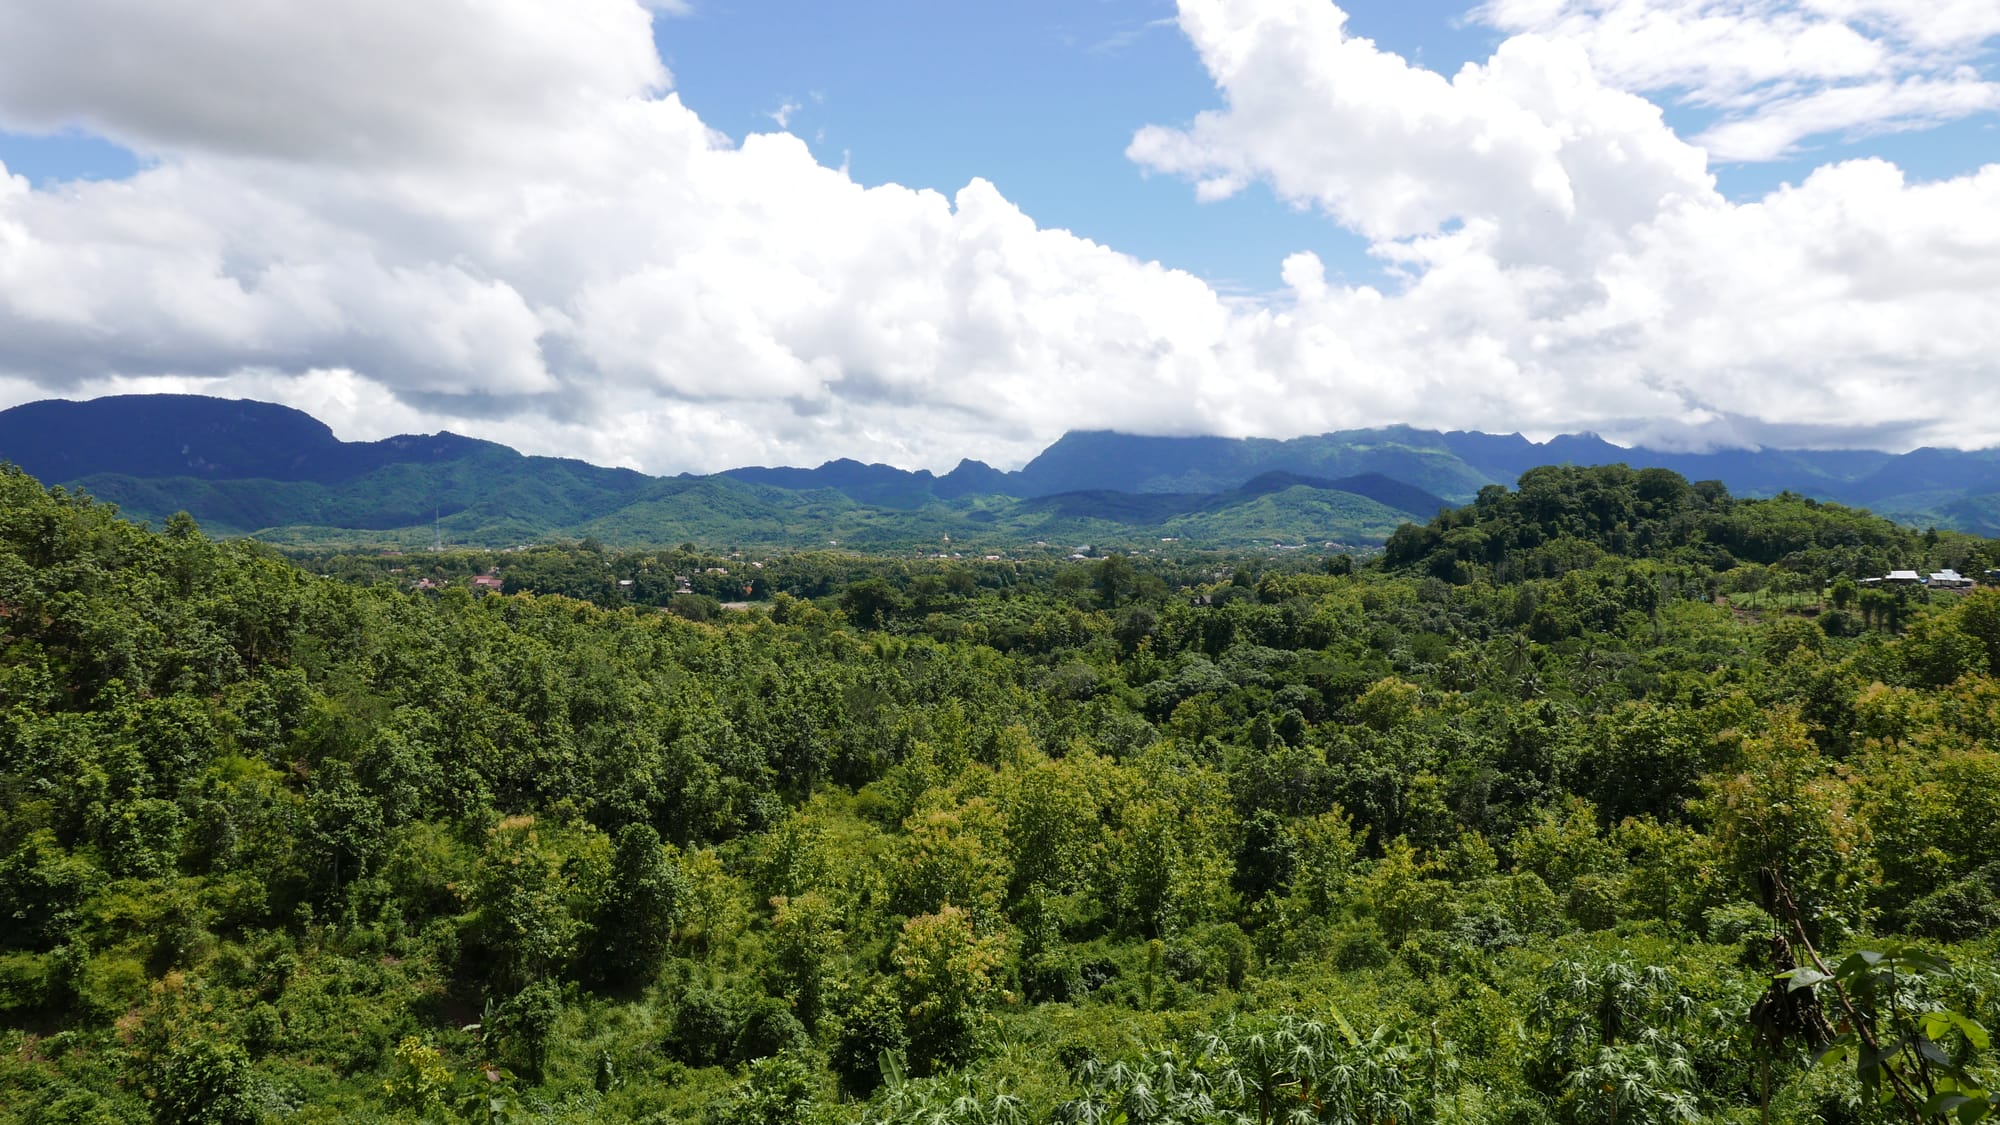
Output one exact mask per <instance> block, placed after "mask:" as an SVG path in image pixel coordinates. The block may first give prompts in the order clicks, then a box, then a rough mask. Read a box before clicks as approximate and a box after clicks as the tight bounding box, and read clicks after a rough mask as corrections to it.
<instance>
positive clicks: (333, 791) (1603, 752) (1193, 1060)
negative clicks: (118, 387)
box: [0, 471, 2000, 1125]
mask: <svg viewBox="0 0 2000 1125" xmlns="http://www.w3.org/2000/svg"><path fill="white" fill-rule="evenodd" d="M1531 475H1532V476H1533V479H1532V480H1524V482H1523V487H1522V489H1521V491H1519V492H1505V491H1490V492H1488V493H1484V494H1482V495H1481V497H1480V501H1479V503H1478V504H1477V505H1475V506H1474V507H1472V508H1470V509H1464V510H1460V511H1457V512H1453V513H1450V514H1448V515H1446V516H1444V517H1441V518H1440V519H1439V520H1438V521H1437V522H1436V523H1433V524H1432V525H1430V526H1429V527H1426V528H1415V527H1412V528H1409V529H1406V530H1404V531H1402V532H1399V533H1398V535H1397V536H1396V539H1395V541H1394V542H1393V543H1392V547H1391V552H1390V555H1389V557H1388V558H1386V559H1384V560H1382V562H1381V563H1379V564H1368V565H1360V566H1357V565H1355V564H1354V563H1353V562H1352V560H1349V559H1347V558H1344V557H1336V558H1333V559H1329V560H1325V561H1324V562H1322V560H1317V559H1313V560H1307V559H1303V558H1297V559H1296V560H1295V564H1294V565H1290V566H1283V567H1272V566H1267V565H1264V564H1262V563H1259V562H1257V561H1256V560H1251V559H1236V560H1229V559H1226V558H1218V557H1216V556H1191V557H1188V558H1183V559H1179V560H1162V561H1155V560H1140V559H1128V558H1126V557H1124V556H1118V555H1113V556H1111V557H1108V558H1104V559H1100V560H1091V561H1087V562H1078V563H1073V564H1071V563H1055V562H1049V563H1038V564H1015V563H1010V562H997V563H987V562H984V561H981V562H979V563H960V562H953V561H950V560H943V561H939V560H928V561H913V560H908V559H897V560H889V559H870V558H866V557H861V556H852V555H846V556H833V555H814V556H798V557H792V556H774V557H772V558H770V559H769V560H765V561H766V566H765V567H764V568H762V569H763V571H764V572H765V573H764V578H765V588H764V589H763V590H761V591H759V592H758V594H759V596H758V597H757V598H755V599H754V600H753V608H751V609H750V610H748V611H745V612H737V613H725V614H720V615H715V616H714V617H713V620H711V621H708V622H700V621H693V620H689V619H688V617H689V616H708V614H707V613H694V614H689V613H677V612H663V611H661V610H660V609H658V608H655V607H653V606H650V605H644V604H640V600H639V599H636V598H635V597H634V596H633V595H632V594H631V593H629V592H628V591H627V588H624V587H620V586H618V585H617V584H616V581H615V579H614V580H613V581H612V582H611V583H610V584H609V585H607V584H605V583H604V582H603V581H602V579H601V575H602V574H603V573H604V572H605V570H606V568H607V566H608V564H607V562H606V560H607V558H612V557H615V556H610V555H607V554H606V553H604V552H602V551H597V550H594V549H590V548H579V549H577V550H576V551H574V552H569V553H567V554H566V553H565V552H560V551H553V550H551V551H546V552H542V553H539V554H536V555H534V556H533V557H532V560H531V564H527V565H522V566H521V567H520V568H519V569H518V570H517V571H514V572H510V573H508V574H507V575H506V577H505V579H504V580H503V585H504V586H505V587H506V588H507V589H508V590H509V591H510V592H506V593H495V594H487V595H484V596H475V595H474V593H473V592H472V591H470V590H468V589H467V588H466V587H465V585H464V583H463V581H462V580H459V581H452V582H447V583H444V584H443V586H444V588H442V589H435V590H421V591H417V590H411V589H409V588H408V587H409V586H410V585H411V582H410V579H412V578H414V577H415V576H414V575H412V574H411V573H410V572H409V569H410V568H411V567H412V566H416V565H419V564H418V562H417V560H416V559H415V558H414V557H404V558H402V559H398V560H380V561H376V562H371V561H370V560H367V559H363V558H358V557H349V558H328V559H320V560H315V561H314V567H313V569H312V570H306V569H301V568H298V567H295V566H294V565H292V564H291V563H289V562H286V561H284V560H282V559H279V558H277V557H274V556H272V555H271V554H270V553H268V549H266V548H263V547H259V546H256V545H253V544H248V543H244V542H239V541H218V540H215V539H211V538H209V537H207V536H206V535H204V534H203V533H202V532H201V531H200V530H199V529H197V528H196V527H195V526H194V524H193V523H192V522H191V521H188V520H184V519H175V520H172V521H170V522H168V523H167V525H166V526H165V528H164V529H163V530H162V531H161V532H158V533H155V532H151V531H147V530H143V529H140V528H138V527H135V526H133V525H131V524H128V523H124V522H121V521H120V520H118V519H117V518H116V517H115V515H114V513H113V512H112V511H111V510H110V509H109V508H108V507H107V506H105V505H102V504H98V503H95V502H92V501H90V500H88V499H86V498H83V497H80V496H77V495H75V494H71V493H66V492H62V491H55V492H50V491H47V490H44V489H43V488H42V487H40V486H39V485H38V484H36V483H35V482H34V481H33V480H31V479H30V478H27V477H25V476H23V475H21V474H20V473H18V472H14V471H4V472H0V1029H4V1030H0V1039H4V1051H0V1118H5V1119H9V1120H19V1121H24V1122H50V1123H53V1122H124V1121H133V1122H144V1121H155V1122H170V1123H179V1122H204V1123H207V1122H220V1123H237V1122H253V1121H279V1120H299V1121H399V1122H400V1121H501V1120H510V1121H551V1122H586V1121H590V1122H594V1121H653V1122H713V1123H716V1125H734V1123H738V1122H743V1123H753V1122H754V1123H760V1125H762V1123H771V1125H778V1123H791V1122H815V1123H818V1122H825V1123H834V1122H863V1121H866V1122H883V1123H888V1122H897V1123H901V1122H911V1123H915V1122H959V1121H965V1122H984V1121H992V1122H996V1123H997V1122H1045V1121H1046V1122H1114V1121H1124V1122H1127V1123H1131V1125H1137V1123H1139V1122H1158V1123H1173V1122H1188V1123H1197V1122H1198V1123H1215V1122H1231V1123H1239V1122H1241V1123H1247V1122H1256V1123H1257V1125H1272V1123H1274V1122H1276V1121H1279V1120H1283V1121H1285V1122H1301V1123H1302V1122H1307V1121H1312V1122H1345V1123H1360V1122H1368V1123H1375V1125H1382V1123H1388V1122H1398V1123H1403V1122H1429V1121H1438V1122H1481V1123H1494V1125H1502V1123H1505V1125H1529V1123H1543V1122H1546V1123H1550V1125H1556V1123H1561V1125H1584V1123H1605V1125H1610V1123H1624V1125H1637V1123H1645V1122H1743V1123H1749V1122H1758V1121H1763V1120H1768V1121H1773V1122H1781V1123H1788V1125H1792V1123H1799V1125H1802V1123H1806V1122H1857V1123H1860V1122H1878V1121H1879V1122H1892V1121H1916V1120H1922V1121H1944V1120H1946V1119H1947V1115H1950V1117H1949V1119H1951V1120H1965V1121H1970V1120H1974V1119H1976V1114H1977V1113H1978V1112H1983V1107H1985V1106H1986V1105H1988V1104H1989V1103H1988V1101H1987V1095H1986V1093H1985V1088H1984V1086H1983V1083H1984V1082H1985V1081H1987V1080H1989V1079H1991V1078H1992V1077H1993V1076H1994V1071H1993V1065H1992V1054H1991V1050H1990V1048H1989V1047H1988V1045H1987V1042H1986V1038H1985V1032H1984V1030H1983V1027H1982V1025H1984V1026H1992V1025H1993V1024H1994V1023H1995V1021H1996V1019H2000V999H1996V998H2000V973H1996V965H1995V962H1994V952H1995V948H1994V943H1995V941H1996V939H1995V937H1994V936H1993V930H1994V926H1995V923H1996V922H2000V836H1996V835H1995V833H1994V832H1993V830H1992V825H1993V824H1994V823H1995V821H1996V819H2000V807H1996V800H2000V798H1996V796H1995V795H1996V794H2000V749H1996V747H2000V592H1995V591H1986V590H1981V591H1974V592H1970V593H1966V594H1963V595H1961V594H1958V593H1956V592H1947V591H1938V592H1929V593H1926V592H1923V591H1918V592H1915V593H1906V594H1903V595H1901V596H1900V600H1899V601H1898V603H1897V606H1896V611H1895V612H1894V613H1889V612H1887V611H1886V610H1884V611H1883V612H1871V613H1867V614H1863V613H1862V612H1861V598H1862V597H1863V594H1862V593H1859V592H1856V591H1855V590H1853V589H1852V588H1851V583H1852V581H1853V580H1854V579H1856V578H1859V577H1863V576H1865V575H1866V574H1868V573H1870V572H1871V571H1872V570H1873V569H1875V568H1876V567H1877V566H1878V565H1879V563H1880V562H1881V561H1882V560H1883V559H1889V560H1891V561H1895V562H1897V563H1900V564H1902V565H1909V566H1920V565H1942V564H1943V563H1945V562H1946V561H1951V560H1954V559H1955V560H1956V561H1959V562H1961V563H1963V564H1965V565H1966V566H1971V565H1973V564H1974V563H1975V562H1977V561H1980V560H1990V559H1991V557H1992V555H1991V551H1992V544H1990V543H1986V542H1984V541H1975V540H1970V539H1965V538H1957V537H1950V536H1946V537H1936V536H1932V537H1926V536H1923V535H1920V534H1917V533H1914V532H1909V531H1907V530H1902V529H1897V528H1894V527H1893V526H1890V525H1886V524H1884V523H1882V522H1881V521H1876V520H1873V519H1872V518H1870V517H1866V516H1863V515H1858V514H1855V513H1851V512H1846V511H1843V510H1840V509H1836V508H1830V507H1828V506H1824V505H1821V506H1813V505H1810V504H1807V503H1805V502H1803V501H1797V500H1792V499H1781V500H1776V501H1767V502H1754V503H1753V502H1735V501H1731V500H1729V499H1727V497H1726V496H1725V495H1723V494H1722V493H1721V492H1719V491H1718V490H1716V489H1713V488H1707V487H1704V486H1699V485H1689V484H1688V483H1687V482H1686V481H1684V480H1680V479H1679V478H1676V477H1672V476H1671V474H1666V475H1660V474H1650V473H1637V474H1631V473H1626V474H1619V473H1615V472H1611V471H1604V472H1597V473H1577V472H1557V473H1549V474H1531ZM745 487H748V486H745ZM512 558H525V556H487V557H483V558H477V559H475V558H474V557H471V556H467V557H463V558H462V559H461V560H460V562H461V563H462V564H463V565H464V566H466V567H467V568H468V569H469V568H471V567H473V566H475V565H478V566H480V567H482V568H483V567H484V566H485V565H487V563H488V559H492V560H496V561H495V562H494V563H493V565H501V566H503V567H504V566H506V565H510V564H508V563H506V562H505V561H504V560H506V559H512ZM634 561H635V562H636V559H635V560H634ZM651 561H652V562H653V563H654V564H655V565H657V566H660V567H662V568H663V569H664V570H666V572H667V573H668V574H669V576H670V577H671V576H672V574H673V572H675V571H678V570H692V569H695V568H694V564H696V563H701V564H703V565H701V567H700V572H701V573H702V574H703V575H706V574H707V572H708V570H709V569H710V566H711V565H713V567H714V569H717V570H723V569H730V568H732V567H735V566H738V565H740V564H738V563H736V562H735V561H734V560H723V559H720V558H707V557H703V556H702V555H701V554H700V553H699V552H661V553H655V554H654V555H653V556H652V557H651ZM621 565H622V564H621ZM396 571H400V572H401V573H392V572H396ZM322 574H325V575H332V576H333V577H322V576H321V575H322ZM459 577H460V579H462V578H463V577H464V576H463V575H462V574H461V575H460V576H459ZM688 577H689V578H690V579H692V578H693V577H694V576H693V575H692V574H690V575H688ZM717 577H718V579H720V578H721V577H724V576H717ZM726 577H730V578H734V577H736V575H734V574H731V575H728V576H726ZM570 582H574V583H576V584H577V585H576V586H575V587H574V588H573V589H571V590H570V592H571V593H575V594H579V595H582V596H584V597H589V598H593V599H595V600H596V602H597V603H599V604H593V602H592V601H586V600H580V599H579V598H576V597H570V596H564V595H563V594H560V593H554V592H547V591H550V590H553V589H557V588H569V587H566V586H564V584H565V583H570ZM676 585H677V584H676ZM537 589H541V590H542V591H544V592H539V593H537V592H534V591H535V590H537ZM512 591H518V592H512ZM1865 593H1871V594H1872V593H1879V591H1874V590H1868V591H1866V592H1865ZM673 597H674V595H671V594H670V595H668V596H667V597H666V599H665V600H666V601H667V602H668V604H669V605H670V606H671V605H672V603H673ZM1843 605H1846V606H1848V607H1850V608H1842V606H1843ZM680 608H682V609H684V610H685V609H687V608H688V607H686V606H685V605H683V606H682V607H680ZM1850 955H1851V956H1850ZM1790 970H1800V971H1801V972H1800V973H1799V974H1798V975H1794V976H1789V977H1783V978H1777V979H1775V980H1774V976H1773V974H1776V973H1783V972H1787V971H1790ZM1842 1044H1845V1045H1846V1046H1845V1047H1844V1048H1843V1047H1842ZM1828 1047H1832V1048H1834V1049H1835V1053H1834V1055H1832V1056H1831V1057H1830V1058H1828V1059H1827V1060H1826V1061H1824V1062H1821V1063H1818V1064H1815V1063H1814V1061H1813V1060H1814V1057H1815V1055H1816V1054H1817V1053H1819V1052H1820V1051H1821V1049H1823V1048H1828ZM1968 1107H1969V1108H1968Z"/></svg>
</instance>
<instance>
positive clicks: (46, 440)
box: [0, 395, 2000, 549]
mask: <svg viewBox="0 0 2000 1125" xmlns="http://www.w3.org/2000/svg"><path fill="white" fill-rule="evenodd" d="M0 459H5V460H8V461H11V462H13V463H14V464H16V465H18V466H20V467H21V468H22V469H23V470H25V471H27V472H28V473H30V474H32V475H34V476H36V477H37V478H39V479H41V480H43V481H44V482H47V483H51V484H57V483H60V484H63V485H66V486H69V487H74V488H80V489H83V490H85V491H88V492H89V493H90V494H92V495H93V496H96V497H97V498H99V499H101V500H106V501H110V502H112V503H116V504H117V505H119V507H120V508H121V510H122V511H123V512H124V513H125V514H127V515H129V516H131V517H133V518H136V519H142V520H152V521H159V520H163V519H164V518H165V517H166V516H167V515H170V514H171V513H173V512H176V511H183V510H184V511H187V512H189V513H190V514H192V515H193V516H194V517H195V518H196V519H197V520H199V521H200V522H201V523H202V524H203V525H204V526H205V527H206V528H208V530H210V531H211V532H212V533H216V534H230V535H256V536H257V537H258V538H260V539H265V540H267V541H271V542H275V543H279V544H288V545H295V546H333V545H357V546H358V545H380V546H404V547H408V546H418V545H424V544H429V543H431V542H434V541H436V540H439V539H446V540H449V541H450V542H453V543H457V544H465V545H479V546H504V545H511V544H517V543H525V542H532V541H536V540H546V539H549V538H556V537H569V538H578V537H585V536H596V537H598V538H601V539H606V540H609V541H613V542H621V543H628V544H640V543H649V544H664V543H676V542H682V541H690V540H691V541H698V542H704V543H710V544H715V545H725V544H733V545H753V544H754V545H761V546H823V545H826V544H827V543H828V542H829V541H838V542H839V543H841V544H843V545H847V546H852V547H872V548H890V547H910V546H925V545H932V544H941V543H944V542H946V541H949V542H950V543H952V544H953V545H954V547H956V548H958V549H965V548H968V547H977V546H981V545H988V546H1019V545H1022V544H1024V543H1029V542H1037V541H1039V542H1044V543H1061V544H1063V545H1071V544H1083V543H1092V544H1105V545H1132V544H1138V543H1146V542H1157V541H1159V540H1161V539H1172V540H1179V541H1181V542H1184V543H1188V544H1203V545H1215V546H1242V545H1247V544H1252V543H1264V544H1270V543H1272V542H1274V541H1278V542H1285V543H1292V544H1298V543H1304V542H1313V543H1320V542H1338V543H1341V544H1352V545H1361V544H1368V543H1378V542H1381V541H1382V540H1383V539H1384V538H1385V537H1386V536H1387V535H1388V534H1389V533H1390V532H1391V531H1393V530H1394V529H1395V528H1396V526H1398V525H1399V524H1401V523H1403V522H1405V521H1409V520H1416V521H1419V522H1421V521H1423V520H1427V519H1429V518H1430V517H1431V516H1432V515H1434V514H1435V513H1436V512H1437V510H1438V509H1439V508H1441V507H1446V506H1449V505H1451V504H1457V503H1463V502H1465V501H1467V500H1469V499H1471V498H1472V496H1473V495H1474V494H1475V493H1476V492H1477V491H1478V490H1479V489H1480V488H1482V487H1484V486H1486V485H1489V484H1496V483H1499V484H1512V483H1513V481H1514V480H1515V479H1517V478H1518V477H1519V476H1520V474H1521V473H1522V472H1523V471H1525V470H1527V469H1529V468H1532V467H1534V466H1536V465H1543V464H1556V463H1573V464H1614V463H1621V462H1622V463H1625V464H1629V465H1632V466H1633V467H1635V468H1639V467H1661V468H1668V469H1673V470H1675V471H1676V472H1679V473H1681V474H1682V475H1683V476H1686V477H1688V478H1689V479H1691V480H1709V479H1713V480H1721V481H1723V482H1724V483H1725V484H1726V485H1728V487H1729V488H1730V490H1731V491H1732V492H1735V493H1737V494H1738V495H1752V496H1754V495H1770V494H1773V493H1776V492H1779V491H1783V490H1790V491H1793V492H1798V493H1802V494H1804V495H1808V496H1813V497H1816V498H1819V499H1825V500H1833V501H1838V502H1841V503H1846V504H1851V505H1855V506H1859V507H1867V508H1871V509H1873V510H1875V511H1877V512H1879V513H1881V514H1884V515H1888V516H1891V517H1893V518H1897V519H1900V520H1903V521H1904V522H1908V523H1916V524H1933V525H1937V526H1948V527H1958V528H1961V529H1964V530H1968V531H1974V532H1978V533H1981V534H1989V535H1990V534H1996V533H2000V451H1994V450H1979V451H1972V452H1963V451H1957V450H1943V449H1919V450H1915V451H1912V452H1909V453H1904V454H1891V453H1882V452H1877V451H1869V450H1833V451H1824V450H1779V449H1765V450H1724V451H1718V452H1710V453H1677V452H1670V451H1661V450H1649V449H1643V448H1626V447H1621V446H1618V445H1614V444H1612V443H1610V442H1607V441H1604V440H1603V439H1601V438H1599V437H1596V436H1595V435H1590V434H1580V435H1564V436H1561V437H1557V438H1554V439H1552V440H1550V441H1547V442H1534V441H1531V440H1529V439H1527V438H1525V437H1522V436H1521V435H1519V434H1507V435H1495V434H1484V433H1476V432H1466V431H1453V432H1448V433H1440V432H1436V431H1430V430H1419V429H1413V428H1409V427H1404V426H1392V427H1386V428H1382V429H1369V430H1347V431H1340V432H1336V433H1329V434H1321V435H1318V436H1313V437H1302V438H1294V439H1291V440H1286V441H1277V440H1269V439H1260V438H1221V437H1141V436H1134V435H1129V434H1120V433H1114V432H1109V431H1079V432H1072V433H1069V434H1065V435H1064V436H1063V437H1062V438H1061V439H1059V440H1058V441H1056V442H1055V443H1054V444H1053V445H1051V446H1049V447H1048V448H1047V449H1046V450H1044V451H1043V452H1042V453H1041V454H1040V455H1039V456H1037V457H1036V458H1034V459H1033V460H1032V461H1030V462H1028V464H1026V465H1024V466H1023V467H1021V468H1020V469H1018V470H1014V471H1011V472H1008V471H1002V470H999V469H995V468H993V467H991V466H989V465H986V464H984V463H982V462H979V461H975V460H966V461H962V462H960V463H959V465H958V466H957V467H956V468H954V469H953V470H952V471H950V472H948V473H944V474H942V475H938V474H933V473H931V472H928V471H924V470H916V471H910V470H904V469H898V468H895V467H893V466H889V465H879V464H876V465H870V464H862V463H860V462H857V461H851V460H844V459H843V460H836V461H829V462H827V463H825V464H823V465H820V466H818V467H817V468H811V469H805V468H782V467H780V468H765V467H747V468H740V469H731V470H728V471H726V472H722V473H718V474H714V475H711V476H695V475H688V474H683V475H681V476H676V477H653V476H648V475H646V474H643V473H639V472H635V471H633V470H629V469H613V468H604V467H600V466H596V465H591V464H588V463H586V462H583V461H576V460H569V459H563V458H552V457H535V456H526V455H523V454H521V453H519V452H516V451H515V450H513V449H510V448H508V447H507V446H504V445H500V444H497V443H494V442H489V441H481V440H479V439H476V438H468V437H462V436H459V435H456V434H451V433H439V434H430V435H403V436H398V437H392V438H387V439H384V440H382V441H373V442H344V441H341V440H340V439H339V438H337V437H336V436H335V435H334V433H333V431H332V430H331V429H329V428H328V427H327V426H326V425H325V424H324V423H322V422H320V421H318V420H317V419H315V418H313V417H312V416H310V415H308V414H305V413H302V412H300V411H297V410H294V409H291V408H289V407H284V406H278V405H274V404H270V403H260V402H250V401H241V400H227V399H215V398H206V397H202V396H195V395H125V396H112V397H107V398H99V399H92V400H88V401H82V402H73V401H67V400H48V401H43V402H35V403H29V404H26V405H23V406H18V407H15V408H13V409H11V410H6V411H0Z"/></svg>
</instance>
